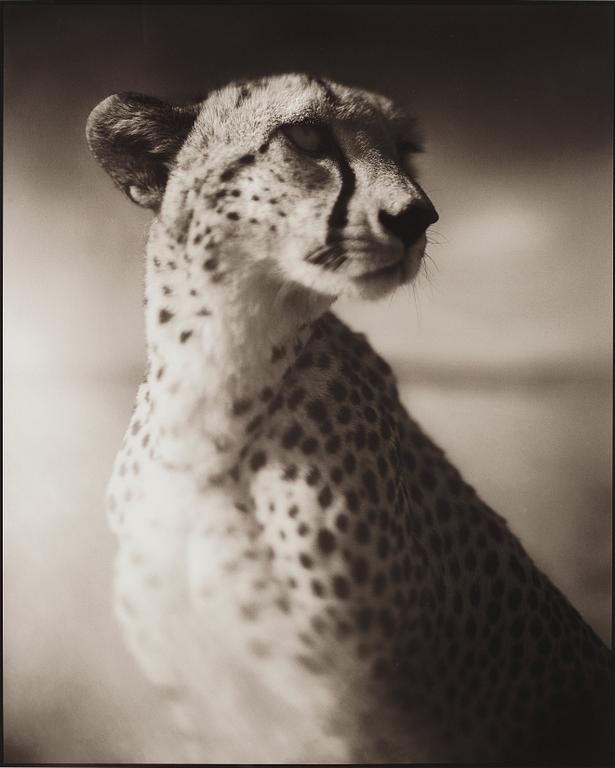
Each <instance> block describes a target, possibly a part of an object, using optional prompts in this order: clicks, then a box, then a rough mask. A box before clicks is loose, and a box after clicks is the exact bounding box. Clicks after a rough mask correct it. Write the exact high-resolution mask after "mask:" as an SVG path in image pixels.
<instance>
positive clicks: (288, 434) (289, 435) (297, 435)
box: [282, 422, 303, 449]
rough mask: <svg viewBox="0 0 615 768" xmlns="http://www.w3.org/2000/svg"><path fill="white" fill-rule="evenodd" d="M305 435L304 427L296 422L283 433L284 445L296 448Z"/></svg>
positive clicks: (288, 447) (287, 447)
mask: <svg viewBox="0 0 615 768" xmlns="http://www.w3.org/2000/svg"><path fill="white" fill-rule="evenodd" d="M302 437H303V429H301V427H300V426H299V424H297V423H296V422H295V423H294V424H293V425H292V426H291V427H289V428H288V429H287V430H286V431H285V432H284V434H283V435H282V446H283V447H284V448H286V449H290V448H294V447H295V446H296V445H297V444H298V443H299V441H300V440H301V438H302Z"/></svg>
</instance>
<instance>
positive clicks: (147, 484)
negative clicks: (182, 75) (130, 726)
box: [88, 75, 610, 763]
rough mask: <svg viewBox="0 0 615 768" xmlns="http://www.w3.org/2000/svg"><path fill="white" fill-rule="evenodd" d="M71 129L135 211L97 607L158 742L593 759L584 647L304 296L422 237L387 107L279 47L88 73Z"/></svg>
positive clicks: (346, 341) (288, 753)
mask: <svg viewBox="0 0 615 768" xmlns="http://www.w3.org/2000/svg"><path fill="white" fill-rule="evenodd" d="M88 138H89V141H90V145H91V147H92V150H93V152H94V154H95V156H96V157H97V158H98V159H99V160H100V162H101V163H102V164H103V166H104V167H105V169H106V170H107V171H108V172H109V173H110V175H111V176H112V178H113V179H114V181H115V183H116V184H117V185H118V186H119V187H120V188H121V189H123V190H124V191H125V192H126V193H127V194H128V195H129V196H130V197H131V198H132V199H133V200H134V201H135V202H137V203H139V204H141V205H145V206H147V207H149V208H151V209H152V210H153V211H154V212H155V218H154V221H153V224H152V227H151V231H150V236H149V242H148V247H147V258H146V270H147V281H146V328H147V347H148V370H147V374H146V378H145V381H144V383H143V384H142V386H141V388H140V389H139V393H138V398H137V405H136V409H135V412H134V414H133V417H132V420H131V423H130V426H129V428H128V432H127V434H126V438H125V440H124V443H123V446H122V449H121V451H120V453H119V455H118V457H117V460H116V464H115V468H114V473H113V478H112V481H111V484H110V487H109V495H108V509H109V519H110V522H111V526H112V528H113V530H114V531H115V532H116V534H117V536H118V540H119V554H118V560H117V579H116V605H117V611H118V615H119V617H120V619H121V621H122V624H123V626H124V629H125V635H126V638H127V642H128V644H129V646H130V648H131V650H132V651H133V653H134V655H135V657H136V658H137V660H138V661H139V663H140V665H141V666H142V668H143V669H144V671H145V673H146V674H147V675H148V676H149V678H150V679H151V680H152V681H153V682H155V683H157V684H158V685H159V686H160V687H161V688H163V690H165V691H166V692H167V695H168V696H169V697H170V699H171V702H172V704H173V706H174V708H175V710H176V714H177V719H178V723H179V724H180V725H181V728H182V730H183V731H184V734H185V737H186V744H187V745H188V752H187V757H186V756H183V757H184V758H185V759H190V760H196V761H233V762H252V763H254V762H267V761H273V762H286V761H303V762H312V761H316V762H317V761H329V762H331V761H333V762H346V761H363V762H369V761H378V762H390V761H404V762H419V761H421V762H424V761H451V762H458V761H464V760H466V761H479V760H487V761H498V762H501V761H509V760H533V761H546V760H548V761H553V760H557V759H565V760H572V761H574V760H575V759H577V758H579V759H580V760H581V761H582V762H585V761H586V760H591V759H592V758H594V757H595V758H597V759H604V758H605V756H607V755H608V749H609V736H608V734H609V729H610V718H609V706H610V666H609V665H610V656H609V652H608V651H607V649H606V648H605V647H604V645H603V644H602V643H601V642H600V641H599V640H598V639H597V637H596V636H595V634H594V633H593V632H592V630H591V629H590V628H589V627H588V626H587V624H585V622H584V621H583V620H582V618H581V617H580V616H579V614H578V613H577V612H576V611H575V610H574V609H573V608H572V607H571V606H570V604H569V603H568V602H567V601H566V599H565V598H564V597H563V596H562V595H561V594H560V593H559V592H558V590H557V589H556V588H555V587H554V586H553V585H552V584H551V583H550V582H549V580H548V579H547V578H546V577H545V576H544V575H543V574H542V573H541V572H540V571H539V570H538V569H537V568H536V567H535V565H534V564H533V563H532V562H531V560H530V558H529V557H528V555H527V554H526V553H525V552H524V550H523V548H522V547H521V545H520V543H519V542H518V540H517V539H516V538H515V536H514V535H513V534H512V533H511V532H510V531H509V529H508V527H507V525H506V523H505V521H504V520H503V519H502V518H500V517H499V516H498V515H497V514H496V513H495V512H494V511H492V510H491V509H490V508H489V507H488V506H487V505H485V504H484V503H483V502H482V501H481V500H480V498H479V497H478V496H477V494H476V493H475V491H474V490H473V489H472V488H471V487H470V486H469V485H468V484H467V483H465V482H464V480H463V479H462V478H461V477H460V475H459V473H458V472H457V470H456V469H455V468H454V467H453V466H451V464H450V463H449V462H448V461H447V459H446V457H445V455H444V454H443V452H442V451H441V450H440V449H439V448H438V447H437V446H436V445H434V444H433V442H432V441H431V440H430V439H429V438H428V437H427V436H426V435H425V434H424V433H423V432H422V431H421V429H420V427H419V426H418V425H417V424H416V423H415V422H414V421H413V420H412V419H411V418H410V416H409V415H408V414H407V413H406V411H405V410H404V407H403V406H402V404H401V403H400V400H399V396H398V391H397V387H396V383H395V379H394V376H393V374H392V372H391V369H390V367H389V366H388V365H387V363H386V362H385V361H384V360H382V359H381V358H380V357H379V356H378V355H377V354H376V353H375V352H374V351H373V350H372V349H371V347H370V346H369V344H368V342H367V340H366V339H365V338H364V337H363V336H361V335H358V334H356V333H353V332H352V331H351V330H349V329H348V328H347V327H346V326H345V325H344V324H343V323H342V322H340V320H338V319H337V318H336V317H335V316H334V315H333V314H331V313H330V312H329V307H330V305H331V304H332V303H333V301H334V300H335V299H336V298H337V297H338V296H340V295H354V296H359V297H366V298H374V297H377V296H379V295H383V294H385V293H387V292H388V291H390V290H391V289H392V288H394V287H395V286H396V285H399V284H400V283H401V282H403V281H406V280H409V279H411V278H412V277H413V276H414V275H415V274H416V271H417V269H418V267H419V265H420V261H421V257H422V255H423V250H424V245H425V229H426V228H427V226H428V225H429V224H431V223H433V221H434V220H435V218H436V214H435V211H434V210H433V206H432V205H431V203H430V202H429V200H428V199H427V197H426V196H425V193H424V192H423V191H422V189H421V188H420V186H419V185H418V183H417V182H416V179H415V178H414V175H413V171H412V166H411V164H408V162H407V157H406V155H407V148H408V147H411V148H414V147H415V146H416V136H415V135H414V129H413V126H412V123H411V122H409V121H408V120H407V119H405V118H404V116H403V115H402V113H400V112H399V111H398V110H397V109H396V108H395V107H394V106H393V105H392V104H391V103H390V102H389V101H387V100H386V99H384V98H382V97H380V96H376V95H374V94H370V93H366V92H364V91H360V90H356V89H350V88H347V87H344V86H341V85H338V84H336V83H331V82H328V81H323V80H318V79H312V78H309V77H307V76H303V75H287V76H279V77H273V78H265V79H263V80H259V81H255V82H249V83H240V84H231V85H229V86H227V87H226V88H223V89H221V90H220V91H216V92H214V93H212V94H210V95H209V97H208V98H207V99H206V100H205V101H203V102H202V103H200V104H199V105H195V106H192V107H189V108H171V107H168V106H166V105H162V104H161V103H160V102H157V101H155V100H151V99H148V98H146V97H141V96H135V95H134V94H120V95H118V96H114V97H110V99H107V100H105V101H104V102H103V103H102V104H101V105H99V106H98V107H97V108H96V109H95V110H94V112H93V113H92V116H91V117H90V121H89V124H88ZM180 759H183V758H182V756H178V760H180Z"/></svg>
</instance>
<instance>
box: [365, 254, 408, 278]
mask: <svg viewBox="0 0 615 768" xmlns="http://www.w3.org/2000/svg"><path fill="white" fill-rule="evenodd" d="M406 261H407V256H405V255H404V256H402V257H401V258H400V259H397V260H396V261H394V262H392V263H391V264H387V265H386V266H385V267H378V268H377V269H372V270H369V271H368V272H363V274H361V275H358V276H357V277H355V278H353V279H354V280H356V281H357V282H363V281H370V280H379V279H381V278H389V277H395V276H396V275H397V274H398V273H399V272H400V270H402V269H403V267H404V265H405V263H406Z"/></svg>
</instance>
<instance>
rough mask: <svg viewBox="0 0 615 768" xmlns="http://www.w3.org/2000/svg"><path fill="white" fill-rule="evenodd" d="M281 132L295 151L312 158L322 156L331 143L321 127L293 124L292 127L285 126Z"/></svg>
mask: <svg viewBox="0 0 615 768" xmlns="http://www.w3.org/2000/svg"><path fill="white" fill-rule="evenodd" d="M282 131H283V132H284V134H285V136H287V137H288V138H289V139H290V140H291V142H292V143H293V144H294V145H295V147H297V149H300V150H301V151H302V152H305V154H306V155H311V156H312V157H320V156H322V155H324V154H325V153H326V150H327V147H328V146H329V145H330V143H331V140H330V137H329V133H328V131H327V129H326V127H325V126H323V125H315V124H314V123H295V124H294V125H285V126H284V127H283V128H282Z"/></svg>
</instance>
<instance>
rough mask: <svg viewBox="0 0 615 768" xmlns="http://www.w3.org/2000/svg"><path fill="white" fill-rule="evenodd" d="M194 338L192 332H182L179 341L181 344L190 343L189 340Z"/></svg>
mask: <svg viewBox="0 0 615 768" xmlns="http://www.w3.org/2000/svg"><path fill="white" fill-rule="evenodd" d="M191 336H192V331H182V332H181V333H180V334H179V341H180V343H181V344H183V343H184V342H186V341H188V339H189V338H190V337H191Z"/></svg>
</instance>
